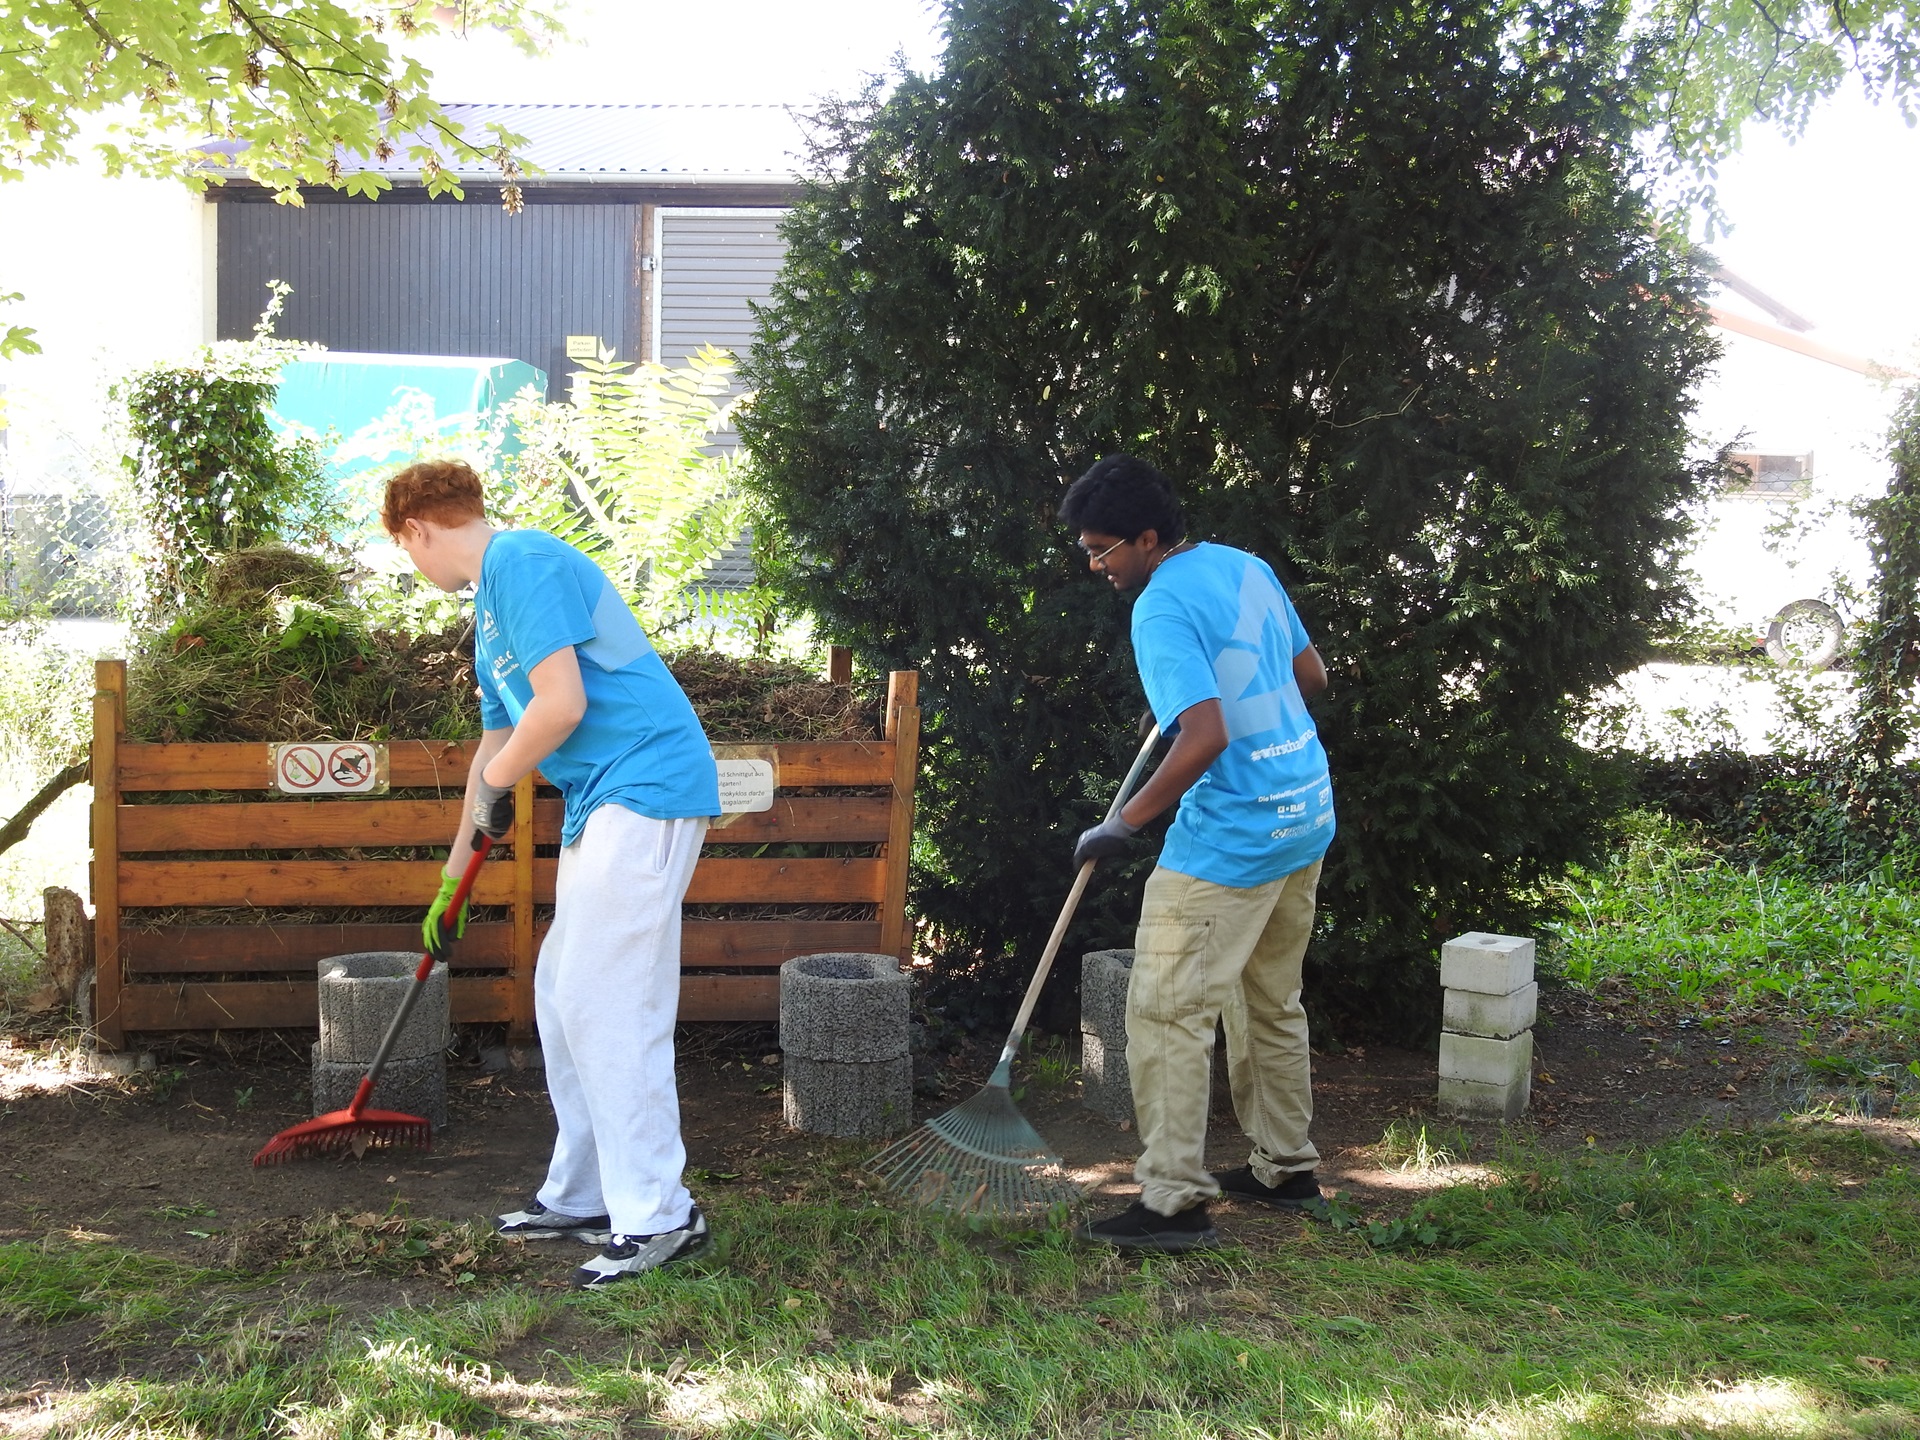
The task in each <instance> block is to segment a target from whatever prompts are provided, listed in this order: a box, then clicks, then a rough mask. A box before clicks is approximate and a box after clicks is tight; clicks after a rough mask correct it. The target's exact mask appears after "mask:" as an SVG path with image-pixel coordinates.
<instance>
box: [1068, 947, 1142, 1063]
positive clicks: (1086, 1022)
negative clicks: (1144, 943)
mask: <svg viewBox="0 0 1920 1440" xmlns="http://www.w3.org/2000/svg"><path fill="white" fill-rule="evenodd" d="M1132 978H1133V951H1131V950H1092V951H1089V952H1088V953H1087V954H1085V955H1083V956H1081V957H1080V1029H1081V1032H1082V1033H1083V1034H1087V1035H1098V1036H1099V1037H1100V1038H1101V1039H1102V1040H1105V1041H1106V1042H1107V1043H1108V1045H1109V1046H1110V1047H1113V1048H1118V1049H1124V1048H1125V1047H1126V1043H1127V984H1128V982H1129V981H1130V980H1131V979H1132Z"/></svg>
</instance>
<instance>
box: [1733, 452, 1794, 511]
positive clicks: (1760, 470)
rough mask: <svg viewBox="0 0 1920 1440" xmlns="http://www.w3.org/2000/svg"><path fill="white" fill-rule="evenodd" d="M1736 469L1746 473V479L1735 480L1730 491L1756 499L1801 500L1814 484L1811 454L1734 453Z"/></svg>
mask: <svg viewBox="0 0 1920 1440" xmlns="http://www.w3.org/2000/svg"><path fill="white" fill-rule="evenodd" d="M1728 459H1729V460H1731V461H1732V462H1733V467H1734V469H1735V470H1738V471H1742V472H1744V473H1745V475H1746V477H1747V478H1746V483H1745V484H1741V483H1740V482H1738V481H1735V482H1734V483H1733V484H1732V485H1730V486H1729V487H1728V488H1727V493H1728V494H1729V495H1743V496H1748V497H1750V498H1752V499H1756V500H1798V499H1801V498H1803V497H1804V496H1806V495H1807V494H1808V493H1810V492H1811V490H1812V488H1813V456H1811V455H1731V456H1729V457H1728Z"/></svg>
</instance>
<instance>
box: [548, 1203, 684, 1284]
mask: <svg viewBox="0 0 1920 1440" xmlns="http://www.w3.org/2000/svg"><path fill="white" fill-rule="evenodd" d="M710 1239H711V1237H710V1236H709V1235H708V1233H707V1217H706V1216H704V1215H702V1214H701V1213H700V1207H699V1206H698V1205H695V1206H694V1207H693V1208H692V1209H691V1210H689V1211H687V1218H686V1223H684V1224H683V1225H681V1227H680V1228H679V1229H678V1230H663V1231H661V1232H660V1234H658V1235H615V1236H613V1237H612V1238H611V1239H610V1240H608V1241H607V1244H606V1247H605V1248H604V1249H603V1250H601V1252H600V1253H599V1254H598V1255H596V1256H594V1257H593V1259H591V1260H589V1261H588V1262H587V1263H586V1264H584V1265H582V1266H581V1267H580V1268H579V1269H578V1270H576V1271H574V1272H573V1285H574V1288H575V1289H576V1290H598V1289H600V1288H601V1287H602V1286H606V1285H611V1284H613V1283H614V1282H615V1281H616V1280H625V1279H627V1278H628V1277H629V1276H633V1275H644V1274H645V1273H646V1272H647V1271H649V1270H658V1269H659V1268H660V1267H661V1266H662V1265H671V1264H672V1263H673V1262H674V1261H676V1260H685V1259H686V1258H687V1257H688V1256H690V1255H698V1254H699V1253H700V1252H701V1251H702V1250H704V1249H706V1248H707V1243H708V1241H709V1240H710Z"/></svg>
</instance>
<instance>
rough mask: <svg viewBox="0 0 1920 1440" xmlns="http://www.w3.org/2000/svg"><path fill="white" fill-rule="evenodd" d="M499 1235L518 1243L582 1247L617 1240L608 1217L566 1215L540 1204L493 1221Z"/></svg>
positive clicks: (535, 1202) (535, 1203) (530, 1201)
mask: <svg viewBox="0 0 1920 1440" xmlns="http://www.w3.org/2000/svg"><path fill="white" fill-rule="evenodd" d="M493 1228H494V1230H495V1231H497V1232H498V1233H499V1234H502V1235H506V1236H510V1237H512V1238H513V1239H516V1240H578V1241H579V1242H580V1243H581V1244H582V1245H604V1244H606V1243H607V1241H609V1240H611V1239H612V1238H613V1221H611V1220H609V1219H608V1218H607V1217H606V1216H605V1215H587V1216H580V1215H562V1214H561V1213H560V1212H559V1211H558V1210H549V1209H548V1208H547V1207H546V1206H544V1205H542V1204H541V1203H540V1202H539V1201H538V1200H529V1201H528V1202H527V1208H526V1209H524V1210H515V1211H512V1212H511V1213H509V1214H506V1215H496V1216H494V1217H493Z"/></svg>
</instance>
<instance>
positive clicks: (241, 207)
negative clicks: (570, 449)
mask: <svg viewBox="0 0 1920 1440" xmlns="http://www.w3.org/2000/svg"><path fill="white" fill-rule="evenodd" d="M218 208H219V226H220V249H219V254H220V262H219V265H220V284H219V315H218V325H219V334H220V337H221V338H222V339H242V338H245V337H246V336H248V335H250V334H252V333H253V326H254V322H255V320H256V319H257V318H258V317H259V314H260V311H261V310H262V309H263V308H264V306H265V304H266V301H267V288H266V286H267V282H268V281H269V280H274V279H279V280H285V281H286V282H287V283H288V284H290V285H292V286H293V293H292V295H290V296H289V297H288V300H287V307H286V311H285V313H284V314H283V315H282V317H281V320H280V324H279V327H278V333H279V334H280V335H281V336H283V337H284V338H287V339H292V340H313V341H317V342H319V343H320V344H323V345H325V346H327V347H328V348H329V349H334V350H366V351H374V352H380V353H386V354H399V355H473V356H506V357H509V358H512V359H516V360H525V361H527V362H528V363H529V364H533V365H537V366H539V367H540V368H541V369H542V370H544V371H546V372H547V375H548V381H549V391H550V393H551V394H553V395H555V396H558V395H562V394H564V393H565V392H566V387H567V375H568V372H569V371H570V370H571V369H572V368H573V367H572V363H571V362H569V361H568V359H567V358H566V341H567V336H569V335H597V336H599V337H600V339H601V343H602V344H603V345H608V346H611V347H612V348H613V349H614V350H615V351H616V352H617V353H618V354H619V356H620V358H621V359H635V358H638V356H639V353H640V344H639V342H640V334H639V311H640V306H639V295H638V290H637V287H636V283H635V282H636V279H638V278H640V277H639V272H638V269H637V266H638V259H639V254H640V247H639V244H638V243H637V242H638V241H639V239H640V236H639V233H638V227H639V223H640V206H639V205H637V204H598V205H593V204H579V205H576V204H548V205H529V206H528V207H527V208H526V209H525V210H524V211H522V212H521V213H520V214H518V215H508V214H507V213H505V212H504V211H503V210H501V209H500V207H499V206H498V205H495V204H491V203H466V204H460V203H449V202H444V201H442V202H435V203H432V204H405V205H403V204H392V203H389V204H380V203H378V202H374V203H365V202H362V203H332V204H309V205H306V206H304V207H299V208H296V207H293V206H288V205H272V204H255V203H240V204H235V203H223V204H221V205H220V206H219V207H218Z"/></svg>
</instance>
